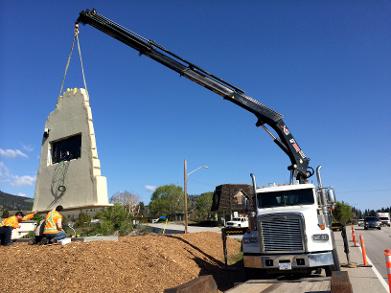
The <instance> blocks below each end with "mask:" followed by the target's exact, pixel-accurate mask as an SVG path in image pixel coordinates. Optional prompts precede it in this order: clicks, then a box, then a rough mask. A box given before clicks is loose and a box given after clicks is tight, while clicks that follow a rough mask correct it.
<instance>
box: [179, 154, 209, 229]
mask: <svg viewBox="0 0 391 293" xmlns="http://www.w3.org/2000/svg"><path fill="white" fill-rule="evenodd" d="M202 168H205V169H207V168H208V166H207V165H202V166H199V167H198V168H195V169H194V170H192V171H190V172H189V173H187V161H186V160H184V162H183V194H184V197H185V198H184V200H185V205H184V214H185V234H187V226H188V216H187V179H188V177H189V176H190V175H191V174H193V173H195V172H197V171H198V170H201V169H202Z"/></svg>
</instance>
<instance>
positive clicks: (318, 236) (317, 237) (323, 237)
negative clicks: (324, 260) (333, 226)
mask: <svg viewBox="0 0 391 293" xmlns="http://www.w3.org/2000/svg"><path fill="white" fill-rule="evenodd" d="M312 240H315V241H328V240H329V235H328V234H314V235H312Z"/></svg>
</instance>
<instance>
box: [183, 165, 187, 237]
mask: <svg viewBox="0 0 391 293" xmlns="http://www.w3.org/2000/svg"><path fill="white" fill-rule="evenodd" d="M183 193H184V197H185V198H184V200H185V207H184V213H185V234H187V224H188V222H187V161H186V160H184V162H183Z"/></svg>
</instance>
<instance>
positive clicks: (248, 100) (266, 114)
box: [76, 9, 313, 183]
mask: <svg viewBox="0 0 391 293" xmlns="http://www.w3.org/2000/svg"><path fill="white" fill-rule="evenodd" d="M76 23H83V24H89V25H91V26H93V27H95V28H96V29H98V30H100V31H102V32H104V33H106V34H108V35H109V36H111V37H113V38H115V39H117V40H119V41H120V42H122V43H124V44H126V45H128V46H129V47H132V48H133V49H135V50H137V51H138V52H139V53H140V55H141V54H142V55H146V56H148V57H150V58H152V59H153V60H155V61H157V62H159V63H161V64H163V65H165V66H167V67H168V68H170V69H172V70H174V71H176V72H178V73H179V74H180V75H181V76H185V77H187V78H188V79H190V80H192V81H194V82H196V83H198V84H199V85H201V86H203V87H205V88H207V89H209V90H211V91H213V92H215V93H216V94H218V95H220V96H222V97H223V98H224V99H226V100H228V101H231V102H233V103H235V104H236V105H238V106H240V107H242V108H244V109H246V110H247V111H249V112H251V113H253V114H254V115H255V116H256V117H257V119H258V121H257V123H256V126H257V127H259V126H262V127H263V128H264V129H265V131H266V132H267V133H268V134H269V135H270V136H271V137H272V138H273V141H274V142H275V143H276V144H277V145H278V146H279V147H280V148H281V149H282V150H283V151H284V152H285V153H286V154H287V155H288V157H289V159H290V161H291V165H290V166H289V167H288V169H289V170H290V171H291V172H292V173H291V174H292V178H296V179H297V180H299V181H300V183H304V182H305V181H306V179H307V178H308V177H310V176H312V175H313V169H312V168H311V167H309V166H308V164H309V161H310V159H309V158H308V157H306V155H305V154H304V152H303V151H302V149H301V148H300V147H299V145H298V144H297V142H296V140H295V139H294V138H293V136H292V134H291V132H290V131H289V129H288V127H287V126H286V124H285V122H284V121H283V119H282V118H283V117H282V115H281V114H280V113H277V112H275V111H274V110H272V109H270V108H269V107H267V106H265V105H263V104H262V103H261V102H259V101H258V100H256V99H254V98H252V97H250V96H247V95H246V94H245V93H244V92H243V91H242V90H241V89H239V88H238V87H236V86H234V85H232V84H230V83H228V82H226V81H224V80H222V79H220V78H218V77H217V76H215V75H213V74H210V73H209V72H207V71H205V70H203V69H202V68H200V67H198V66H196V65H194V64H193V63H191V62H188V61H186V60H185V59H183V58H181V57H179V56H177V55H175V54H174V53H172V52H170V51H168V50H166V49H165V48H164V47H163V46H161V45H159V44H157V43H155V42H154V41H152V40H149V39H146V38H144V37H142V36H140V35H138V34H136V33H134V32H132V31H129V30H127V29H126V28H124V27H122V26H121V25H119V24H117V23H115V22H113V21H112V20H110V19H108V18H106V17H104V16H103V15H100V14H98V13H97V12H96V10H95V9H93V10H85V11H82V12H80V15H79V18H78V19H77V21H76ZM265 124H267V125H269V126H270V127H271V128H273V129H274V131H275V132H276V133H277V135H278V137H276V136H275V135H273V133H272V132H271V131H270V130H269V129H268V128H266V126H265Z"/></svg>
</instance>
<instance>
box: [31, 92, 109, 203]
mask: <svg viewBox="0 0 391 293" xmlns="http://www.w3.org/2000/svg"><path fill="white" fill-rule="evenodd" d="M59 204H61V205H62V206H64V208H66V209H69V208H70V209H72V208H73V209H76V208H90V207H97V206H105V205H108V204H109V202H108V196H107V181H106V177H104V176H101V170H100V161H99V158H98V152H97V149H96V140H95V132H94V126H93V123H92V112H91V107H90V103H89V97H88V93H87V91H86V90H85V89H76V88H75V89H67V91H66V92H64V94H63V95H62V96H60V97H59V98H58V101H57V104H56V108H55V110H54V111H53V112H51V113H50V115H49V117H48V119H47V121H46V124H45V130H44V134H43V139H42V146H41V158H40V165H39V170H38V174H37V182H36V187H35V197H34V206H33V209H34V210H38V211H45V210H49V209H52V208H54V207H55V206H57V205H59Z"/></svg>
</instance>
